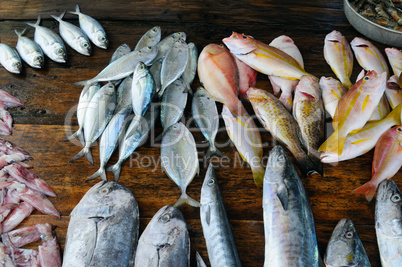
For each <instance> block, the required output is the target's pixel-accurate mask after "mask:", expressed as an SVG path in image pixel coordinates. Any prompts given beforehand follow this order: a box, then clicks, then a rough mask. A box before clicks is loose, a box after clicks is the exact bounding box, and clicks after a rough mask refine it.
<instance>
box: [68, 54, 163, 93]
mask: <svg viewBox="0 0 402 267" xmlns="http://www.w3.org/2000/svg"><path fill="white" fill-rule="evenodd" d="M157 53H158V49H157V48H155V47H145V48H143V49H141V50H139V51H132V52H130V53H128V54H127V55H125V56H122V57H121V58H119V59H117V60H115V61H113V62H112V63H110V64H109V65H107V67H106V68H104V69H103V70H102V71H101V72H100V73H99V74H98V75H96V76H95V77H94V78H92V79H90V80H87V81H81V82H77V83H74V84H75V85H87V84H93V83H95V82H102V81H113V80H119V79H122V78H125V77H127V76H129V75H130V74H132V73H133V72H134V70H135V68H136V67H137V65H138V63H140V62H143V63H144V64H149V62H151V60H152V59H153V58H154V57H155V55H156V54H157Z"/></svg>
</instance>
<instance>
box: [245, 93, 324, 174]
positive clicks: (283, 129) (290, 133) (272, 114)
mask: <svg viewBox="0 0 402 267" xmlns="http://www.w3.org/2000/svg"><path fill="white" fill-rule="evenodd" d="M247 99H248V100H250V102H251V104H252V106H253V109H254V112H255V114H256V115H257V118H258V120H259V121H260V122H261V124H262V125H263V126H264V128H265V129H267V130H268V131H269V132H270V133H271V135H272V136H273V137H274V138H275V139H277V140H279V141H280V142H281V143H283V144H285V145H286V147H287V148H288V149H289V150H290V152H292V154H293V156H294V157H295V158H296V161H297V164H298V166H299V168H300V170H301V171H302V173H303V174H305V175H307V174H309V173H312V172H318V170H316V167H315V166H314V164H313V162H312V161H311V159H310V158H309V157H308V156H307V154H306V152H304V150H303V148H302V144H301V142H300V139H299V132H300V129H299V127H298V125H297V122H296V120H295V119H294V118H293V117H292V115H291V114H290V113H289V111H288V110H287V109H286V108H285V106H284V105H283V104H282V103H281V102H280V101H279V100H278V99H277V98H276V97H275V96H274V95H272V94H270V93H268V92H267V91H264V90H261V89H257V88H250V90H248V92H247Z"/></svg>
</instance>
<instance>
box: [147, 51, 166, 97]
mask: <svg viewBox="0 0 402 267" xmlns="http://www.w3.org/2000/svg"><path fill="white" fill-rule="evenodd" d="M162 62H163V58H161V59H159V60H158V61H156V62H154V63H153V64H152V66H151V67H150V68H149V71H150V72H151V74H152V77H153V78H154V82H155V92H156V93H157V94H158V97H159V98H162V94H161V93H163V92H161V69H162Z"/></svg>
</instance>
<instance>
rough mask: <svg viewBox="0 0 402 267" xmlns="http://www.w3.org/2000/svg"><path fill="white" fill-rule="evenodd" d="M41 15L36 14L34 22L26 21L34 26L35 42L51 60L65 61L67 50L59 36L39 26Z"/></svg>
mask: <svg viewBox="0 0 402 267" xmlns="http://www.w3.org/2000/svg"><path fill="white" fill-rule="evenodd" d="M40 20H41V17H40V16H38V20H37V21H36V23H30V22H27V24H28V25H29V26H31V27H34V28H35V42H36V43H37V44H38V45H39V46H40V47H41V48H42V51H43V52H44V53H45V55H46V56H48V57H49V58H50V59H51V60H53V61H55V62H58V63H66V60H67V50H66V47H65V46H64V43H63V41H62V40H61V38H60V37H59V36H58V35H57V34H56V33H55V32H54V31H52V30H50V29H48V28H46V27H43V26H40V25H39V23H40Z"/></svg>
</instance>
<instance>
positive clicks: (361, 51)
mask: <svg viewBox="0 0 402 267" xmlns="http://www.w3.org/2000/svg"><path fill="white" fill-rule="evenodd" d="M350 44H351V46H352V49H353V52H354V53H355V56H356V59H357V62H358V63H359V65H360V66H361V67H362V68H364V69H365V70H366V71H369V70H375V71H376V72H377V73H378V74H381V73H383V72H386V73H387V79H388V77H389V69H388V65H387V62H386V61H385V58H384V56H383V55H382V54H381V52H380V50H379V49H378V48H377V47H376V46H375V45H373V44H372V43H371V42H369V41H367V40H365V39H363V38H359V37H356V38H354V39H353V40H352V42H350ZM389 112H390V107H389V103H388V101H387V98H386V97H385V96H383V97H382V98H381V101H380V103H379V104H378V107H377V108H376V110H375V111H374V113H373V115H372V116H371V118H370V121H372V120H381V119H383V118H384V117H385V116H387V114H388V113H389Z"/></svg>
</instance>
